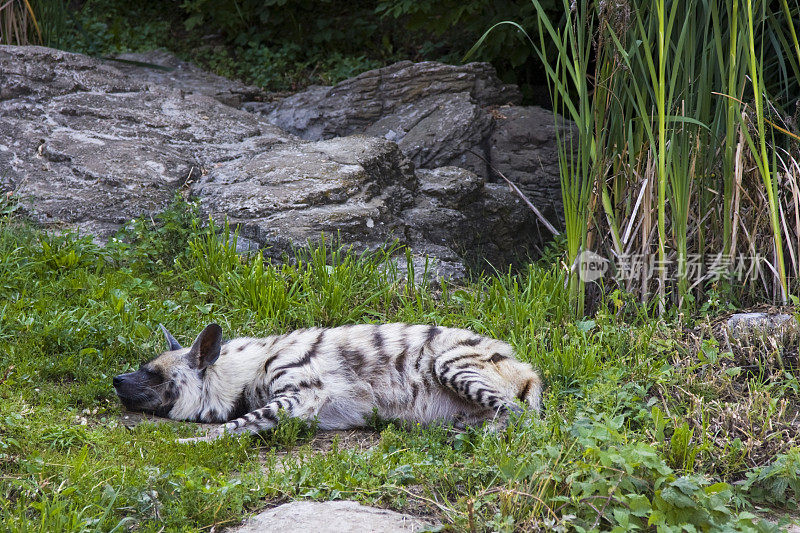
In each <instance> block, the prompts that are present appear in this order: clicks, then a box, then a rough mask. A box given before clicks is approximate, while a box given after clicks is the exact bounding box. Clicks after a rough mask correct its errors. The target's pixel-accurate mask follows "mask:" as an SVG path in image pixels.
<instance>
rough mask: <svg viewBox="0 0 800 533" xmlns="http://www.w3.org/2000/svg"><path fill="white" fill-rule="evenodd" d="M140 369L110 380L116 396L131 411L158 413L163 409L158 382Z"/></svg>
mask: <svg viewBox="0 0 800 533" xmlns="http://www.w3.org/2000/svg"><path fill="white" fill-rule="evenodd" d="M154 381H155V380H153V379H152V378H151V377H150V376H147V375H146V374H143V373H142V372H141V371H138V372H129V373H128V374H120V375H118V376H115V377H114V379H113V380H112V384H113V385H114V390H115V391H116V393H117V397H118V398H119V399H120V401H121V402H122V405H124V406H125V407H126V408H127V409H130V410H131V411H147V412H152V413H160V412H161V411H163V410H164V407H166V406H165V405H164V402H163V398H162V395H161V394H159V389H160V388H161V387H159V384H158V383H156V382H154Z"/></svg>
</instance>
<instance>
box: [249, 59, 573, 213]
mask: <svg viewBox="0 0 800 533" xmlns="http://www.w3.org/2000/svg"><path fill="white" fill-rule="evenodd" d="M521 100H522V97H521V95H520V92H519V90H518V89H517V87H516V86H514V85H506V84H503V83H502V82H501V81H500V80H499V79H498V77H497V75H496V74H495V71H494V69H493V68H492V67H491V65H489V64H487V63H469V64H466V65H461V66H453V65H445V64H443V63H437V62H433V61H427V62H422V63H411V62H409V61H402V62H400V63H396V64H394V65H390V66H388V67H384V68H381V69H377V70H371V71H369V72H365V73H363V74H361V75H359V76H356V77H355V78H351V79H348V80H345V81H343V82H341V83H339V84H338V85H335V86H333V87H319V86H317V87H311V88H309V89H307V90H306V91H303V92H300V93H297V94H295V95H292V96H289V97H286V98H284V99H282V100H280V101H277V102H252V103H246V104H245V108H246V109H249V110H251V111H254V112H257V113H260V114H262V115H264V116H265V117H266V118H267V120H268V121H269V122H271V123H273V124H275V125H277V126H279V127H280V128H282V129H285V130H287V131H288V132H290V133H292V134H294V135H297V136H299V137H301V138H303V139H308V140H322V139H329V138H332V137H338V136H342V135H352V134H356V133H363V134H365V135H370V136H374V137H381V138H384V139H387V140H390V141H393V142H396V143H397V144H398V146H399V147H400V149H401V150H402V151H403V153H404V154H405V155H406V156H408V157H409V159H411V161H412V162H413V163H414V164H415V165H416V166H417V168H429V169H432V168H437V167H442V166H448V165H452V166H458V167H462V168H466V169H468V170H471V171H473V172H475V173H476V174H478V175H479V176H481V177H482V178H483V179H484V180H485V181H487V182H499V181H501V178H500V177H499V176H498V175H497V174H496V173H495V171H494V170H493V169H492V167H494V169H496V170H498V171H499V172H501V173H502V174H503V175H505V176H506V177H507V178H509V179H511V180H512V181H514V182H515V183H516V184H517V185H518V186H519V187H520V189H521V190H522V191H523V192H524V193H525V194H526V196H528V197H529V198H530V199H531V200H532V201H533V202H534V205H536V206H537V207H538V208H539V209H540V210H541V211H542V212H544V213H545V216H547V217H548V218H549V219H550V220H551V221H554V222H558V220H559V219H560V218H561V215H560V214H561V212H562V209H561V188H560V179H559V172H558V151H557V148H556V146H557V144H556V140H557V135H560V136H561V138H568V137H569V136H570V135H572V134H573V133H574V128H573V126H572V124H571V123H570V122H569V121H561V123H560V124H559V126H558V128H556V123H555V120H554V117H553V114H552V112H551V111H548V110H545V109H542V108H540V107H524V106H520V105H519V104H520V102H521Z"/></svg>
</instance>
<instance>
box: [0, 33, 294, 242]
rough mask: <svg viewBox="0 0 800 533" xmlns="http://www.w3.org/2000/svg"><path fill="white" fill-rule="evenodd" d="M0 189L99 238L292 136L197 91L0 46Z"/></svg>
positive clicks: (39, 214)
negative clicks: (227, 165)
mask: <svg viewBox="0 0 800 533" xmlns="http://www.w3.org/2000/svg"><path fill="white" fill-rule="evenodd" d="M0 68H2V70H3V71H4V72H11V73H16V72H23V71H24V73H25V75H24V76H16V75H9V76H5V77H3V78H0V95H2V96H3V98H2V100H0V120H1V121H2V127H0V187H2V188H3V189H4V190H13V191H15V195H16V197H17V198H19V199H20V201H21V205H22V208H23V210H24V211H25V212H27V214H28V215H29V216H31V218H33V219H34V220H35V221H37V222H39V223H42V224H45V225H48V224H63V223H70V224H74V225H77V226H78V227H81V228H82V229H84V230H86V231H89V232H92V233H99V234H101V236H107V235H108V234H110V233H113V232H114V231H115V230H116V229H118V228H119V227H120V225H121V224H122V223H124V222H125V221H126V220H128V219H130V218H134V217H138V216H141V215H145V214H148V215H149V214H153V213H155V212H158V211H161V210H163V209H164V208H165V207H166V206H167V205H168V204H169V203H170V201H171V200H172V198H173V197H174V194H175V191H176V190H178V189H179V188H180V187H181V186H183V185H184V184H187V183H190V182H191V181H193V180H194V179H195V178H196V177H199V176H200V174H201V172H202V171H203V170H204V169H206V168H208V167H213V166H214V165H216V164H218V163H219V162H220V161H224V160H227V159H231V158H233V157H235V155H239V154H246V153H256V152H259V151H263V150H265V149H267V148H269V147H271V146H273V145H275V144H280V143H284V142H288V141H291V140H293V139H294V137H292V136H290V135H288V134H286V133H284V132H283V131H281V130H279V129H278V128H277V127H275V126H273V125H271V124H269V123H267V122H266V121H264V120H262V119H259V118H258V117H255V116H253V115H252V114H250V113H247V112H244V111H240V110H236V109H233V108H231V107H229V106H226V105H223V104H221V103H220V102H218V101H217V100H215V99H212V98H210V97H208V96H203V95H199V94H196V95H195V94H186V93H183V92H181V91H177V90H171V89H168V88H160V87H153V88H148V87H147V86H145V85H143V84H141V83H139V82H136V81H133V80H131V79H129V78H128V77H127V76H125V75H124V74H122V73H121V72H120V71H118V70H116V69H114V68H113V67H111V66H108V65H106V64H104V63H102V62H100V61H97V60H94V59H91V58H88V57H86V56H82V55H79V54H69V53H66V52H61V51H58V50H51V49H48V48H41V47H11V46H0Z"/></svg>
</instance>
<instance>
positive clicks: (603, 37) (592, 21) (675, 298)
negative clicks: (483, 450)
mask: <svg viewBox="0 0 800 533" xmlns="http://www.w3.org/2000/svg"><path fill="white" fill-rule="evenodd" d="M563 5H564V11H565V14H566V15H565V17H564V19H563V20H562V22H561V24H560V25H554V24H552V23H551V22H550V21H549V20H548V19H547V18H546V17H545V12H544V9H543V7H542V6H541V5H540V4H539V3H538V2H537V1H534V6H535V7H536V9H537V12H538V14H539V35H540V36H541V40H540V42H538V43H531V44H532V46H534V48H535V49H536V51H537V53H538V54H539V57H540V58H541V59H542V61H543V63H544V64H545V71H546V73H547V78H548V82H549V85H550V88H551V95H552V101H553V107H554V112H555V113H556V120H561V119H560V116H561V115H563V116H566V117H568V118H570V119H571V120H572V121H574V123H575V126H576V127H575V136H573V137H571V138H562V139H559V144H560V147H559V154H560V158H561V184H562V195H563V198H564V210H565V221H566V234H567V240H568V249H567V261H568V263H569V264H573V263H574V261H575V260H576V258H577V257H578V255H579V254H580V252H581V251H582V250H588V249H592V250H594V251H596V252H598V253H601V254H604V255H605V256H606V257H610V258H612V259H613V260H614V261H613V265H614V273H615V274H616V278H615V279H616V282H617V283H618V284H619V286H621V287H622V288H624V289H626V290H628V291H631V292H634V293H636V294H638V295H639V296H640V298H641V299H642V300H643V301H653V300H656V301H657V302H658V304H659V309H660V310H661V311H664V310H665V309H667V307H668V306H671V305H676V306H677V307H679V308H682V309H687V308H689V307H690V306H691V305H692V303H693V302H697V301H698V299H699V298H703V297H704V296H705V295H706V294H707V292H708V291H720V290H727V291H728V294H729V295H730V296H731V297H736V298H738V300H739V302H740V303H741V304H746V303H748V302H753V301H756V300H758V301H764V300H768V301H775V302H778V303H785V302H787V301H788V300H789V299H790V297H791V293H792V291H793V290H795V291H796V284H797V276H798V272H800V264H798V260H799V259H800V257H798V256H799V255H800V254H799V253H798V252H800V250H798V248H800V234H799V233H798V232H799V231H800V205H799V204H798V202H799V201H800V187H798V180H799V179H800V175H799V173H798V172H799V171H800V164H798V160H800V150H798V140H800V135H798V131H797V117H794V119H793V117H791V114H792V113H795V106H796V105H797V103H798V97H800V43H798V38H797V33H796V31H795V28H796V25H797V20H798V18H800V6H799V5H798V2H796V1H795V2H794V3H790V1H789V0H782V1H781V2H778V3H775V2H768V1H766V0H655V1H653V2H645V1H643V0H604V1H600V0H597V1H594V2H592V1H590V0H575V1H573V2H568V1H567V0H564V2H563ZM518 29H519V28H518ZM795 114H800V112H799V113H795ZM790 274H791V275H790ZM792 276H794V277H792ZM576 277H577V274H576V273H573V275H572V278H573V280H572V281H571V287H573V288H574V290H575V291H577V292H578V293H576V294H574V295H573V298H572V300H573V302H574V304H575V306H574V309H575V310H576V311H577V312H578V313H579V314H581V313H583V310H584V309H583V305H584V299H583V295H582V293H583V291H584V286H583V284H582V283H580V282H579V281H575V278H576ZM793 287H794V289H793Z"/></svg>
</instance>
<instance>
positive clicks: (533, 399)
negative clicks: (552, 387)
mask: <svg viewBox="0 0 800 533" xmlns="http://www.w3.org/2000/svg"><path fill="white" fill-rule="evenodd" d="M526 370H528V371H527V372H525V373H523V374H522V375H520V376H519V380H518V381H517V384H518V385H519V389H518V390H519V392H518V393H517V399H518V400H519V401H521V402H524V403H526V404H528V405H529V406H531V407H532V408H533V409H535V410H536V412H537V413H538V412H539V410H540V409H541V407H542V379H541V378H540V377H539V374H538V373H536V371H535V370H533V369H526Z"/></svg>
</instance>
